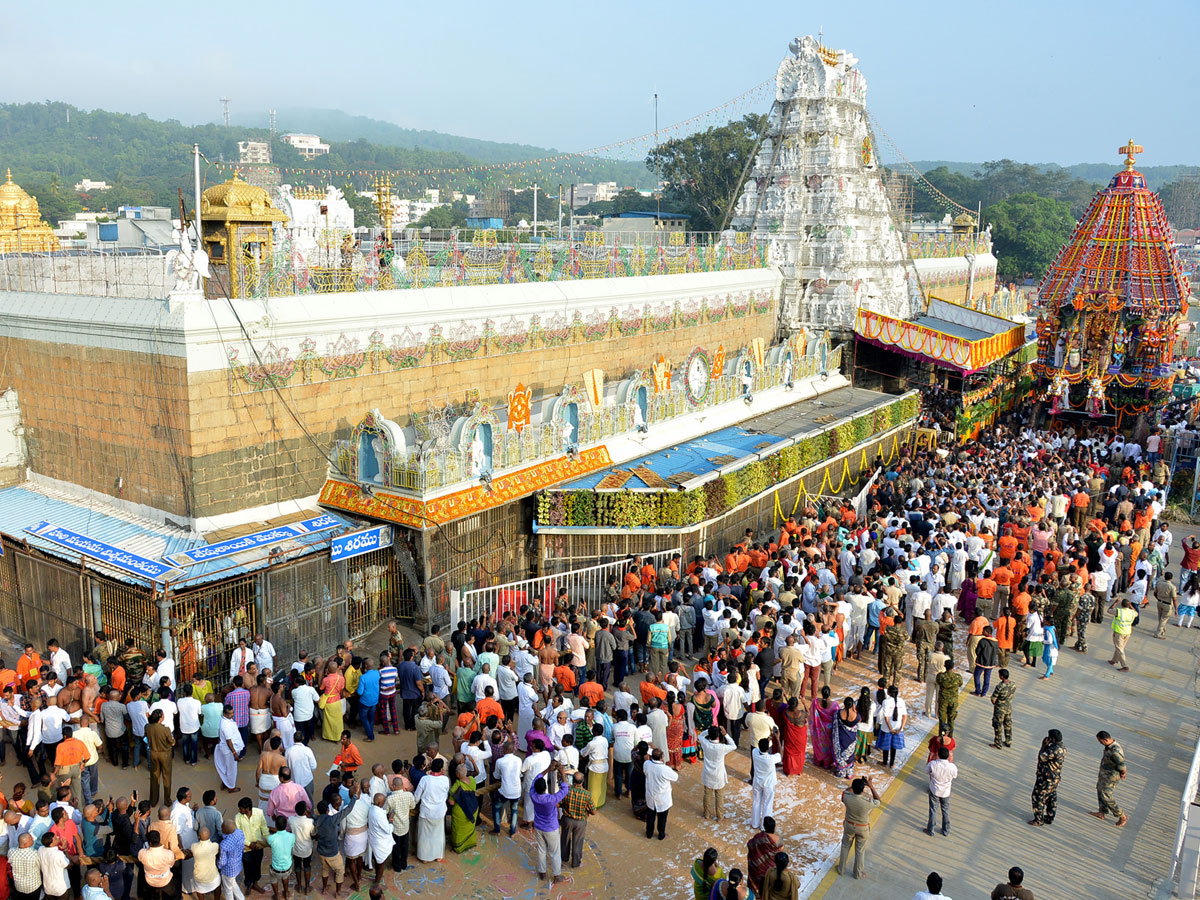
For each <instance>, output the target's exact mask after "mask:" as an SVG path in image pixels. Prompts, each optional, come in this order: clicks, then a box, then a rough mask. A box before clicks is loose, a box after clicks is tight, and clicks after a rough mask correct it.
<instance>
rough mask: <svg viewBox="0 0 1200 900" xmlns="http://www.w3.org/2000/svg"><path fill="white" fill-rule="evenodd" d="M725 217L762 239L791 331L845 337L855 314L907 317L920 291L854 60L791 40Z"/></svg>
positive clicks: (915, 307) (807, 40) (863, 81)
mask: <svg viewBox="0 0 1200 900" xmlns="http://www.w3.org/2000/svg"><path fill="white" fill-rule="evenodd" d="M775 81H776V96H775V102H774V105H773V106H772V109H771V113H770V123H769V127H768V132H767V136H766V138H765V139H764V140H763V142H762V145H761V148H760V149H759V152H758V155H757V157H756V159H755V160H754V165H753V169H752V170H751V172H750V175H749V177H748V179H747V181H746V185H745V188H744V190H743V193H742V195H741V197H740V198H739V199H738V202H737V205H736V207H735V211H734V215H733V220H732V221H733V224H734V226H735V227H737V228H742V229H747V230H749V231H750V232H751V234H753V235H754V236H758V237H766V238H769V239H770V241H771V258H772V261H773V262H774V263H775V264H776V265H778V266H779V268H780V269H781V271H782V272H783V276H784V286H783V309H784V321H785V323H786V324H787V326H788V327H790V328H794V329H795V328H800V327H802V326H807V327H809V328H810V329H811V328H813V327H816V328H829V329H839V330H841V331H842V332H843V333H844V334H847V335H848V334H849V332H850V330H851V329H852V328H853V327H854V319H855V314H856V312H857V311H858V310H859V309H865V310H867V311H869V312H876V313H883V314H885V315H889V316H893V317H896V318H901V319H903V318H907V317H908V316H910V315H912V314H913V313H914V312H915V311H917V310H918V309H919V308H920V301H921V295H920V289H919V285H918V283H917V280H916V278H915V276H914V275H913V273H912V269H911V267H910V265H909V263H908V260H907V253H906V250H905V246H904V243H903V241H902V237H901V234H900V232H899V231H898V229H897V227H896V223H895V222H894V221H893V218H892V215H891V209H890V206H889V202H888V197H887V194H886V192H885V190H884V185H883V180H882V178H881V172H882V166H881V164H880V162H879V159H878V156H877V153H876V147H875V140H874V137H873V134H872V130H871V127H870V122H869V119H868V115H867V107H866V95H867V81H866V78H865V76H864V75H863V73H862V72H861V71H860V70H859V68H858V60H857V59H856V58H855V57H853V56H852V55H851V54H850V53H848V52H847V51H845V50H831V49H829V48H827V47H824V46H822V45H821V44H820V42H819V41H817V40H816V39H815V38H813V37H812V36H811V35H810V36H807V37H804V38H797V39H796V40H794V41H792V43H791V44H790V46H789V53H788V55H787V57H785V58H784V60H783V62H782V63H780V65H779V70H778V73H777V74H776V78H775Z"/></svg>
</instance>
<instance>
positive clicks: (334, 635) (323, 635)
mask: <svg viewBox="0 0 1200 900" xmlns="http://www.w3.org/2000/svg"><path fill="white" fill-rule="evenodd" d="M263 581H264V583H265V594H264V599H265V600H266V630H265V634H266V636H267V638H268V640H270V642H271V643H272V644H273V645H274V647H275V653H276V665H278V666H284V665H288V666H290V665H291V664H292V661H293V660H295V659H296V658H297V656H299V654H300V651H301V650H307V651H308V652H309V653H311V654H314V655H315V654H320V655H322V656H325V655H327V654H328V653H330V651H332V650H333V648H334V647H336V646H337V645H338V644H340V643H341V642H342V641H344V640H345V639H346V637H347V631H346V594H345V589H344V586H343V585H342V584H341V579H339V578H338V577H337V573H336V572H335V570H334V565H333V564H331V563H330V562H329V560H328V559H326V558H325V557H324V556H320V557H318V558H316V559H310V560H305V561H302V562H298V563H292V564H291V565H287V566H279V567H276V568H272V569H269V570H268V571H267V573H266V574H265V576H264V578H263Z"/></svg>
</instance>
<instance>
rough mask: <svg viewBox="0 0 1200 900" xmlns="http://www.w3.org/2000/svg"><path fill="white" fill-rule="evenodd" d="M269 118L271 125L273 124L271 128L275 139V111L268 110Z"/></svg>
mask: <svg viewBox="0 0 1200 900" xmlns="http://www.w3.org/2000/svg"><path fill="white" fill-rule="evenodd" d="M267 118H268V119H269V120H270V123H271V126H270V127H271V137H272V139H273V138H274V137H275V110H273V109H268V110H267Z"/></svg>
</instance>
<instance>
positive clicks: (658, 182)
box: [654, 91, 662, 228]
mask: <svg viewBox="0 0 1200 900" xmlns="http://www.w3.org/2000/svg"><path fill="white" fill-rule="evenodd" d="M654 212H655V219H654V227H655V228H659V227H660V226H661V224H662V157H661V155H660V154H659V152H658V91H655V92H654Z"/></svg>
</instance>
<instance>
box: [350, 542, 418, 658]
mask: <svg viewBox="0 0 1200 900" xmlns="http://www.w3.org/2000/svg"><path fill="white" fill-rule="evenodd" d="M402 583H403V585H404V586H403V587H402ZM406 589H407V579H405V577H404V575H403V574H402V573H401V571H400V565H399V562H398V561H397V559H396V554H395V553H393V552H392V550H391V548H390V547H389V548H388V549H386V550H375V551H373V552H371V553H364V554H363V555H362V556H356V557H354V558H353V559H349V560H346V594H347V597H348V600H347V605H346V614H347V617H348V622H347V629H348V631H349V635H348V636H349V637H350V638H352V639H354V640H358V639H359V638H361V637H364V636H365V635H368V634H370V633H371V632H372V631H373V630H374V629H375V627H376V626H377V625H379V624H380V623H381V622H383V621H384V620H385V619H388V618H391V617H392V616H393V615H395V614H396V598H397V597H398V596H399V595H400V592H401V591H402V590H406Z"/></svg>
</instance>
